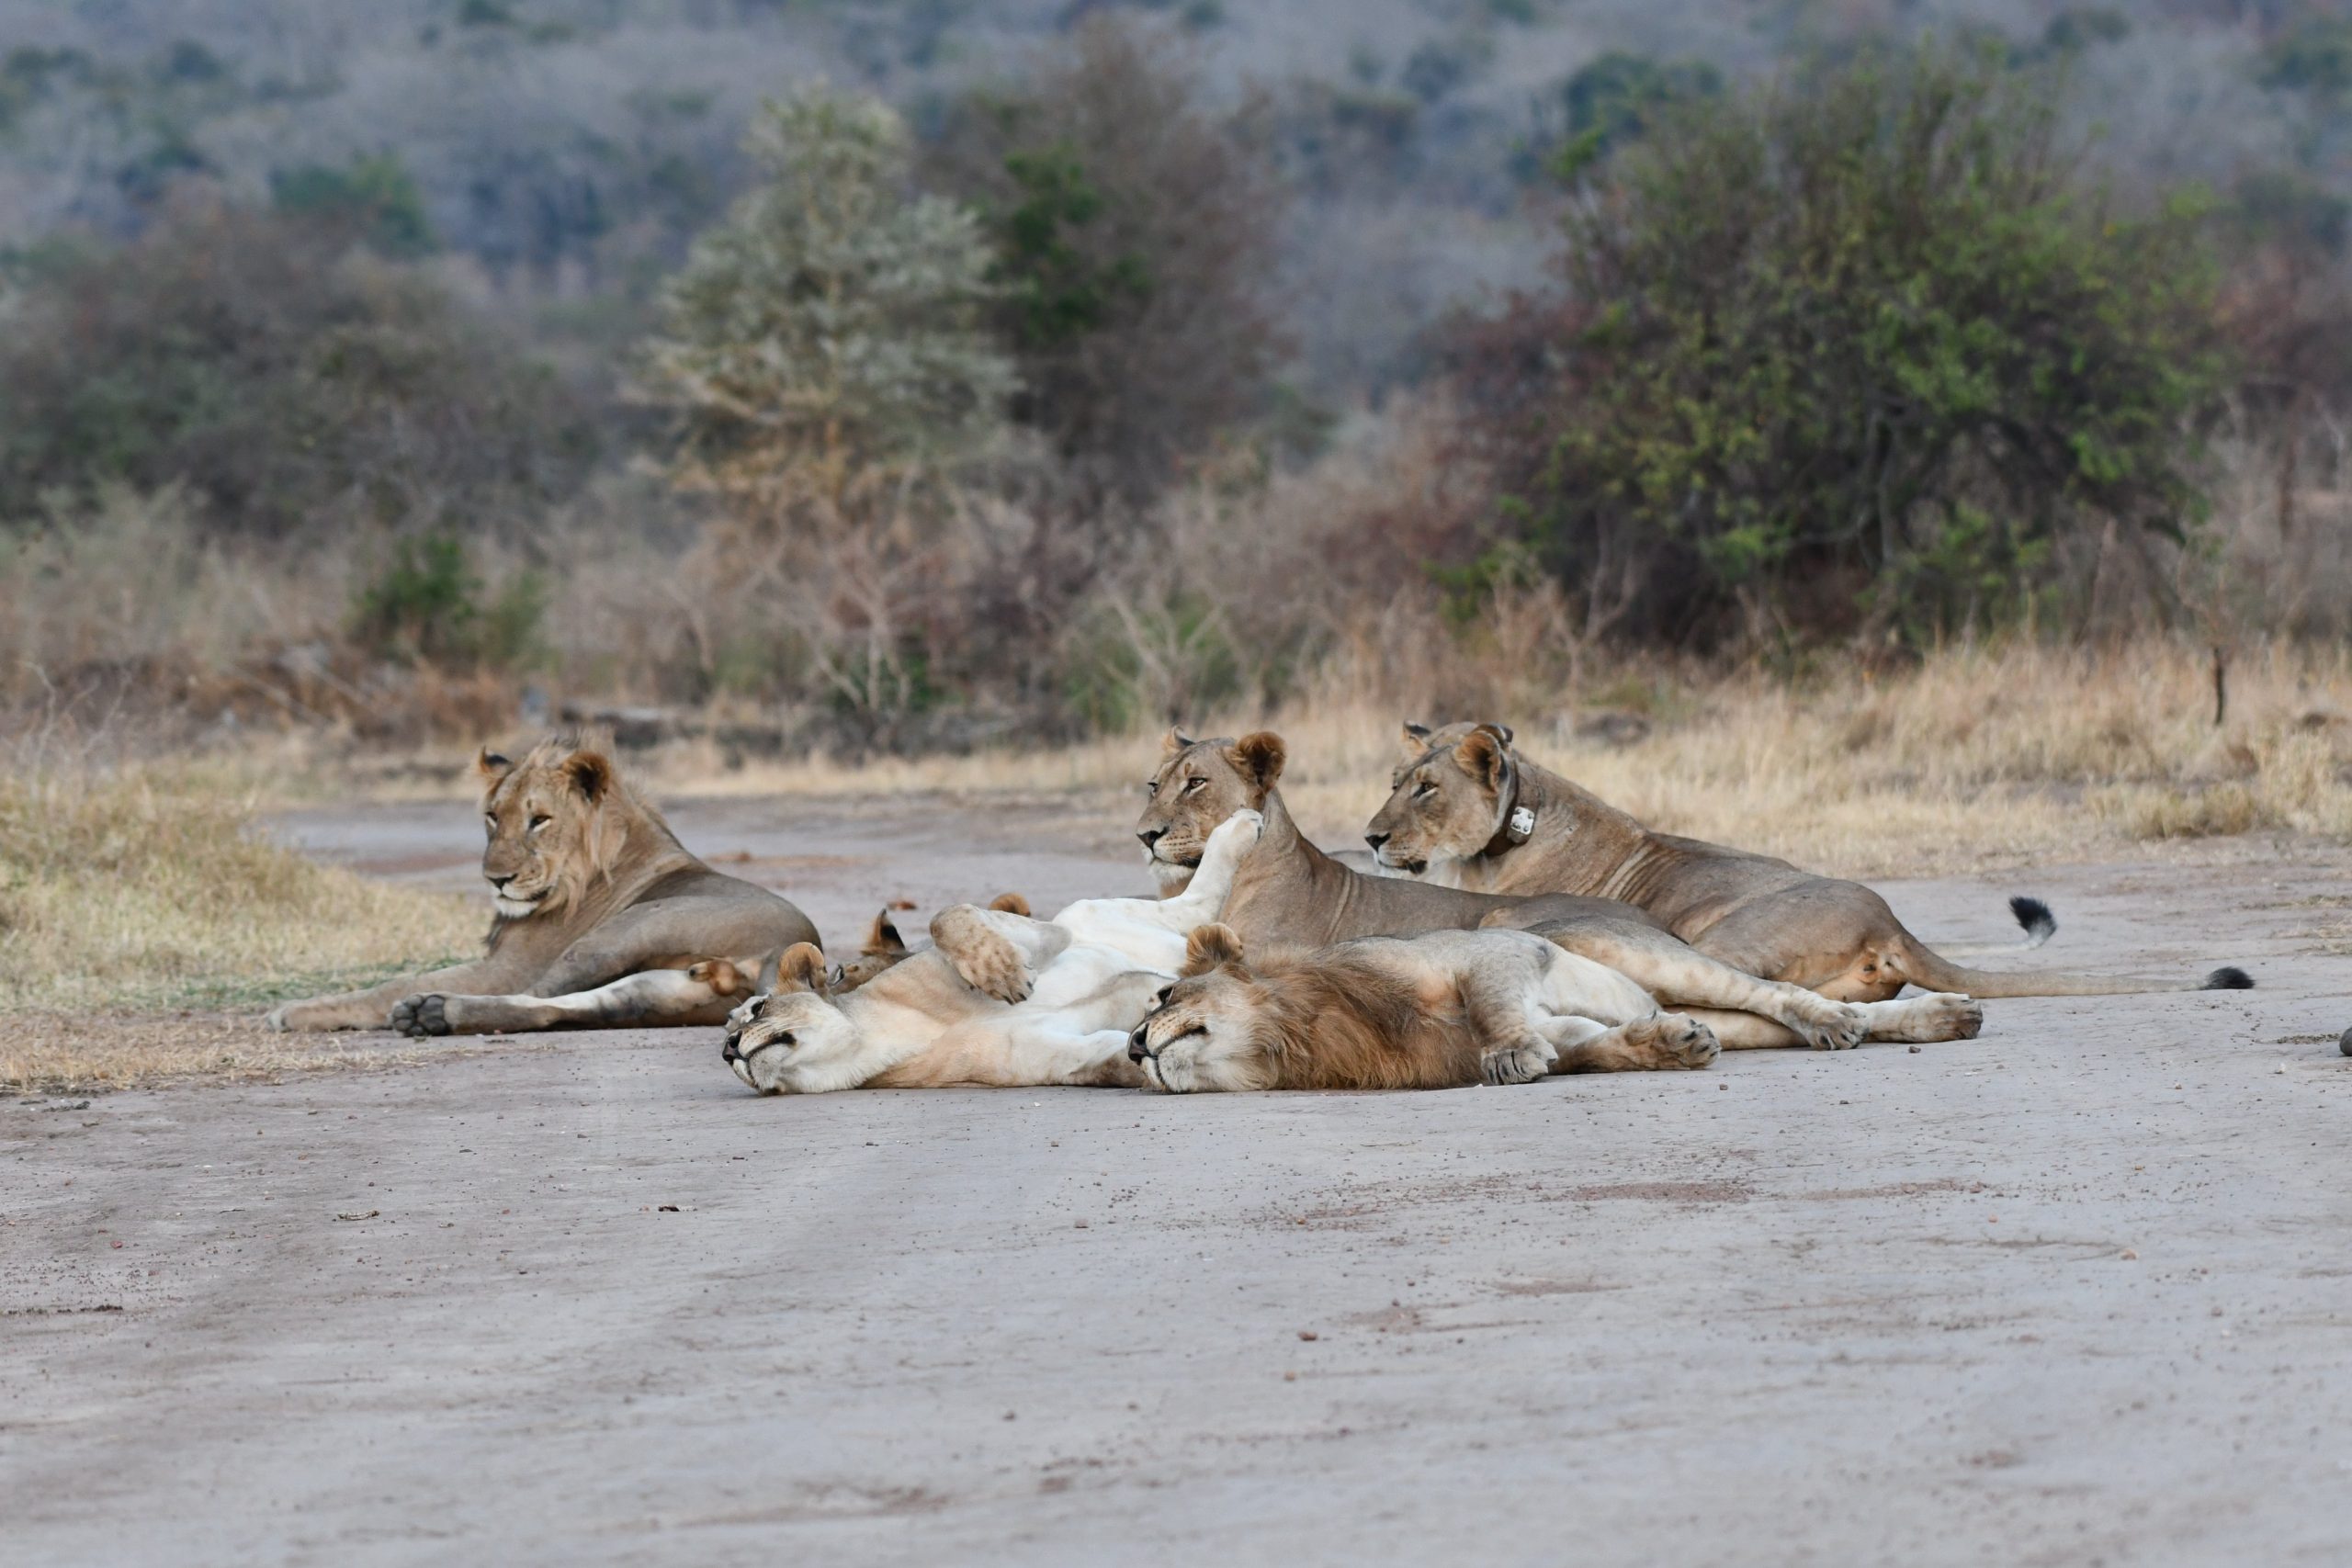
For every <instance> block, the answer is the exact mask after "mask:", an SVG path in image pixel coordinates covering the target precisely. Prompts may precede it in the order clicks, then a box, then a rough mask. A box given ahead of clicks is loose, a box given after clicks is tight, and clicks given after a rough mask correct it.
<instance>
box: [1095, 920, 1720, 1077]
mask: <svg viewBox="0 0 2352 1568" xmlns="http://www.w3.org/2000/svg"><path fill="white" fill-rule="evenodd" d="M1716 1049H1717V1046H1716V1043H1715V1036H1714V1032H1713V1031H1712V1030H1710V1029H1709V1028H1708V1027H1707V1026H1706V1025H1705V1024H1704V1023H1702V1022H1700V1021H1697V1020H1695V1019H1691V1018H1686V1017H1682V1016H1680V1015H1678V1014H1675V1013H1668V1012H1660V1011H1659V1010H1658V1007H1657V1001H1656V1000H1655V999H1654V998H1652V997H1651V996H1650V994H1649V993H1648V992H1647V991H1645V990H1643V989H1642V988H1641V987H1639V986H1636V985H1635V984H1634V982H1633V981H1631V980H1629V979H1627V978H1626V977H1625V976H1623V975H1620V974H1618V973H1617V972H1616V971H1615V970H1613V969H1610V968H1606V967H1604V966H1602V965H1600V964H1595V963H1593V962H1592V961H1591V960H1589V959H1586V958H1579V957H1577V955H1576V954H1575V953H1566V952H1563V951H1562V950H1561V949H1559V948H1557V947H1555V946H1554V945H1553V944H1552V943H1550V942H1546V941H1544V939H1543V938H1542V937H1539V936H1537V935H1535V934H1534V933H1533V932H1532V931H1510V930H1505V929H1499V928H1497V929H1489V930H1487V931H1440V932H1434V933H1432V934H1430V935H1428V936H1419V937H1411V938H1397V937H1364V938H1361V939H1359V940H1357V941H1355V942H1341V943H1340V944H1339V945H1338V946H1336V947H1327V948H1318V949H1311V950H1305V949H1295V950H1291V951H1288V952H1277V953H1272V954H1271V955H1270V956H1267V957H1265V958H1263V959H1253V958H1252V957H1250V955H1248V954H1246V953H1244V952H1243V951H1242V945H1241V939H1240V938H1239V937H1238V936H1236V935H1235V934H1234V933H1233V930H1232V928H1231V927H1229V926H1222V925H1211V926H1204V927H1202V928H1201V929H1200V930H1199V931H1194V932H1193V938H1192V942H1191V944H1190V949H1189V952H1188V953H1187V954H1186V958H1185V964H1184V976H1183V978H1182V979H1180V980H1178V981H1177V982H1176V983H1175V984H1174V985H1172V986H1170V987H1168V988H1167V989H1166V990H1164V991H1162V992H1161V993H1160V994H1159V1000H1158V1002H1157V1004H1156V1005H1155V1006H1154V1007H1153V1008H1152V1010H1151V1011H1150V1013H1149V1014H1148V1015H1147V1016H1146V1017H1145V1019H1144V1021H1143V1022H1142V1023H1141V1024H1139V1025H1137V1026H1136V1031H1135V1034H1134V1036H1133V1038H1132V1039H1131V1041H1130V1042H1129V1044H1128V1050H1127V1054H1128V1055H1129V1056H1130V1057H1131V1058H1132V1059H1133V1060H1134V1061H1135V1062H1136V1065H1137V1066H1140V1067H1142V1068H1143V1070H1144V1071H1145V1072H1146V1073H1147V1074H1148V1075H1149V1077H1150V1080H1151V1085H1152V1087H1153V1088H1155V1089H1166V1090H1168V1091H1170V1092H1171V1093H1176V1094H1186V1093H1196V1092H1202V1091H1206V1090H1214V1089H1453V1088H1455V1087H1458V1086H1460V1085H1464V1084H1474V1083H1479V1082H1486V1083H1532V1082H1533V1081H1534V1080H1535V1079H1537V1078H1540V1077H1543V1076H1544V1074H1546V1073H1595V1072H1598V1073H1615V1072H1641V1071H1648V1070H1656V1069H1659V1068H1674V1067H1703V1066H1706V1065H1707V1064H1708V1063H1710V1062H1712V1061H1713V1060H1714V1059H1715V1052H1716Z"/></svg>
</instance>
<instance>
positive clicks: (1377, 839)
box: [1363, 724, 1510, 876]
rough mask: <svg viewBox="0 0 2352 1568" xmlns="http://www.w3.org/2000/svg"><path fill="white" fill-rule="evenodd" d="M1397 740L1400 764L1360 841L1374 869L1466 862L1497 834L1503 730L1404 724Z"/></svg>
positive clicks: (1505, 753) (1505, 755) (1506, 751)
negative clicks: (1385, 799) (1401, 739)
mask: <svg viewBox="0 0 2352 1568" xmlns="http://www.w3.org/2000/svg"><path fill="white" fill-rule="evenodd" d="M1404 739H1405V752H1406V758H1407V761H1405V763H1404V765H1403V766H1402V767H1399V768H1398V769H1397V772H1396V774H1395V776H1394V778H1393V780H1392V781H1391V782H1392V785H1393V787H1392V789H1391V790H1390V793H1389V795H1388V803H1387V804H1386V805H1385V806H1383V807H1381V808H1380V810H1379V811H1378V812H1377V813H1376V814H1375V815H1374V817H1373V819H1372V821H1371V822H1370V823H1369V824H1368V825H1367V826H1366V827H1365V829H1364V834H1363V839H1364V842H1365V843H1367V844H1370V845H1371V846H1372V852H1373V858H1374V859H1375V860H1377V861H1378V862H1379V863H1381V864H1382V865H1384V866H1386V867H1389V868H1390V869H1392V870H1396V871H1402V872H1405V873H1407V874H1410V875H1414V876H1419V874H1421V873H1423V872H1425V871H1427V870H1428V869H1429V868H1430V866H1432V865H1439V864H1442V863H1445V862H1448V861H1457V860H1468V859H1469V858H1470V857H1471V856H1473V855H1475V854H1476V853H1477V852H1479V851H1480V850H1483V849H1485V848H1486V847H1487V844H1488V843H1489V842H1491V841H1492V840H1493V839H1494V837H1495V835H1496V834H1497V833H1498V832H1500V831H1502V829H1503V820H1502V814H1503V812H1504V811H1505V809H1506V808H1507V806H1508V803H1507V802H1506V801H1505V800H1504V799H1503V798H1502V788H1503V784H1504V781H1505V778H1506V773H1507V769H1508V766H1509V762H1510V730H1508V729H1506V728H1503V727H1502V726H1500V725H1496V724H1450V725H1448V726H1446V727H1445V728H1443V729H1437V730H1431V729H1428V728H1424V727H1422V726H1420V725H1418V724H1408V725H1407V726H1406V727H1405V735H1404Z"/></svg>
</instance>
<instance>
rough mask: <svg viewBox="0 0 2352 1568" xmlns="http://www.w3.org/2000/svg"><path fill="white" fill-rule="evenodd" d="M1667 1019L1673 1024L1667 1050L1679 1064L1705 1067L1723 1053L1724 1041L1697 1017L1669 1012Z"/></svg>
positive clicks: (1668, 1033)
mask: <svg viewBox="0 0 2352 1568" xmlns="http://www.w3.org/2000/svg"><path fill="white" fill-rule="evenodd" d="M1666 1021H1667V1022H1668V1023H1669V1024H1670V1025H1672V1026H1673V1027H1672V1028H1670V1029H1669V1030H1668V1032H1667V1037H1666V1041H1665V1045H1666V1052H1667V1055H1669V1056H1671V1057H1673V1058H1674V1060H1675V1062H1676V1064H1677V1065H1678V1066H1685V1067H1703V1066H1710V1065H1711V1064H1713V1061H1714V1059H1715V1058H1716V1057H1717V1056H1720V1055H1723V1050H1724V1047H1723V1042H1722V1041H1720V1040H1717V1039H1716V1038H1715V1032H1714V1031H1713V1030H1712V1029H1710V1028H1708V1027H1707V1026H1706V1025H1705V1024H1703V1023H1701V1022H1700V1021H1698V1020H1697V1019H1695V1018H1685V1017H1683V1016H1682V1015H1681V1014H1680V1013H1668V1014H1667V1015H1666Z"/></svg>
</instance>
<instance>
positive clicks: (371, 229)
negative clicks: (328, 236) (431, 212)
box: [269, 152, 435, 257]
mask: <svg viewBox="0 0 2352 1568" xmlns="http://www.w3.org/2000/svg"><path fill="white" fill-rule="evenodd" d="M269 196H270V201H271V203H272V205H274V206H275V207H276V208H277V210H278V211H280V212H283V213H287V214H288V215H290V216H292V217H296V218H307V219H311V220H317V221H320V222H323V223H330V224H333V225H334V226H336V227H337V228H339V229H341V230H342V231H345V232H346V233H349V234H350V235H352V236H353V237H354V238H356V239H358V240H361V241H363V242H365V243H367V244H368V247H369V248H370V249H372V250H374V251H375V252H376V253H377V254H379V255H387V256H401V257H414V256H424V255H430V254H433V252H434V250H435V242H434V238H433V225H432V223H431V222H430V221H429V220H427V219H426V218H425V216H424V197H423V196H422V195H421V194H419V192H418V190H417V188H416V181H415V180H414V179H413V177H411V175H409V172H408V167H407V165H406V164H402V163H401V161H400V159H399V158H398V157H397V156H395V155H394V154H392V153H390V152H384V153H379V154H377V155H376V156H374V157H365V158H355V159H353V160H352V161H351V163H350V164H349V165H348V166H347V167H345V168H341V169H337V168H333V167H330V166H329V165H327V164H303V165H302V166H301V167H300V168H297V169H288V170H282V171H280V172H278V173H277V174H275V175H271V176H270V182H269Z"/></svg>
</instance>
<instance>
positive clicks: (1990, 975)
mask: <svg viewBox="0 0 2352 1568" xmlns="http://www.w3.org/2000/svg"><path fill="white" fill-rule="evenodd" d="M1404 740H1405V748H1406V753H1407V761H1406V762H1405V764H1404V765H1403V766H1402V767H1400V768H1398V769H1397V773H1396V776H1395V779H1394V781H1393V789H1392V793H1391V794H1390V795H1389V797H1388V802H1387V804H1386V805H1385V806H1383V807H1381V808H1380V811H1379V813H1378V815H1376V816H1374V818H1373V819H1372V821H1371V824H1370V825H1369V826H1368V827H1367V828H1366V829H1365V831H1364V840H1365V841H1366V842H1367V843H1369V844H1370V845H1371V846H1372V848H1373V852H1374V854H1375V855H1376V856H1377V857H1378V858H1379V860H1380V861H1381V863H1383V864H1384V865H1386V866H1389V867H1391V868H1393V869H1396V870H1399V871H1403V872H1406V873H1408V874H1414V875H1420V876H1428V877H1431V878H1434V879H1437V880H1438V881H1440V882H1442V884H1443V885H1445V886H1451V887H1457V888H1463V889H1467V890H1473V891H1476V892H1481V893H1487V894H1506V895H1517V896H1521V897H1533V896H1538V895H1544V894H1560V893H1572V894H1582V895H1586V896H1588V897H1609V898H1622V899H1624V900H1625V901H1626V902H1628V903H1630V904H1634V905H1637V906H1639V907H1640V908H1642V909H1644V910H1645V911H1646V912H1647V913H1649V914H1650V915H1652V916H1654V917H1655V918H1656V919H1657V920H1658V921H1659V922H1661V923H1662V924H1663V925H1664V926H1665V927H1666V928H1667V929H1668V930H1669V931H1672V932H1673V933H1674V934H1675V935H1676V936H1678V937H1679V938H1680V939H1681V940H1682V941H1684V942H1688V943H1690V944H1691V946H1692V947H1693V948H1696V949H1697V950H1698V951H1699V952H1701V953H1705V954H1706V955H1708V956H1709V957H1711V958H1716V959H1720V960H1721V961H1723V962H1724V963H1725V964H1730V965H1731V966H1732V967H1733V968H1735V969H1741V970H1745V971H1746V972H1747V973H1748V974H1751V975H1760V976H1764V977H1765V978H1767V979H1770V980H1784V981H1787V982H1788V983H1790V984H1791V985H1795V986H1803V987H1806V988H1807V989H1809V990H1814V991H1818V992H1820V993H1821V994H1822V995H1824V996H1827V997H1834V998H1838V1000H1840V1001H1853V1002H1874V1001H1884V1000H1885V999H1887V998H1891V997H1893V996H1894V995H1896V994H1897V993H1898V992H1900V991H1901V990H1902V989H1903V987H1904V986H1905V983H1906V982H1907V983H1909V984H1912V985H1916V986H1918V987H1921V988H1922V989H1929V990H1937V991H1964V992H1966V993H1968V994H1969V995H1970V996H1973V997H1976V998H1985V997H2069V996H2109V995H2121V994H2124V993H2128V992H2134V991H2149V990H2163V989H2166V988H2168V987H2162V986H2151V985H2147V984H2145V983H2143V982H2138V981H2132V980H2120V979H2108V978H2103V977H2100V976H2090V975H2066V974H2059V973H2054V972H2051V971H2024V972H2005V971H2001V970H1989V969H1974V968H1967V967H1963V966H1962V965H1961V964H1955V963H1953V962H1951V960H1950V959H1949V958H1948V957H1946V956H1944V955H1942V954H1939V953H1937V952H1936V951H1935V950H1934V949H1932V948H1930V947H1929V946H1928V944H1927V943H1926V942H1921V941H1920V940H1919V939H1918V938H1917V937H1916V936H1913V935H1912V934H1911V932H1910V931H1907V930H1905V927H1904V925H1903V922H1902V921H1900V920H1898V919H1895V918H1894V910H1892V909H1890V908H1887V905H1886V900H1885V899H1883V898H1882V897H1879V896H1878V895H1877V894H1875V893H1873V892H1871V890H1870V889H1869V888H1867V887H1865V886H1862V885H1861V884H1860V883H1858V882H1845V881H1840V880H1838V878H1835V877H1827V876H1815V875H1814V874H1812V873H1810V872H1806V871H1801V870H1799V869H1798V868H1797V867H1795V866H1792V865H1791V864H1790V863H1788V862H1786V861H1782V860H1774V859H1772V858H1771V857H1770V856H1768V855H1758V854H1749V853H1748V852H1746V851H1744V850H1735V849H1729V848H1726V847H1725V846H1724V845H1721V844H1711V843H1708V842H1706V841H1704V840H1699V839H1682V838H1677V837H1675V836H1673V835H1672V834H1668V833H1658V832H1653V831H1652V830H1651V829H1648V828H1646V827H1645V826H1643V825H1642V823H1640V822H1639V821H1637V820H1635V819H1634V818H1632V817H1629V816H1627V815H1626V814H1625V813H1624V812H1623V811H1620V810H1618V809H1617V808H1616V807H1612V806H1611V805H1609V804H1608V803H1607V802H1605V801H1603V800H1601V799H1600V797H1598V796H1597V795H1592V794H1590V793H1589V792H1588V791H1586V790H1583V789H1580V788H1578V787H1577V785H1576V784H1571V783H1570V782H1569V781H1568V780H1566V779H1564V778H1562V777H1560V776H1559V775H1558V774H1557V773H1549V772H1546V771H1545V770H1544V769H1543V768H1540V767H1538V766H1536V765H1535V764H1534V763H1532V762H1531V761H1527V760H1526V759H1525V758H1524V757H1522V756H1521V755H1520V754H1519V752H1518V750H1516V749H1515V747H1514V746H1513V743H1512V736H1511V731H1510V728H1508V727H1506V726H1503V725H1499V724H1453V725H1448V726H1446V727H1445V728H1442V729H1435V730H1432V729H1430V728H1426V727H1424V726H1421V725H1418V724H1408V725H1406V726H1405V734H1404ZM2012 908H2014V909H2016V910H2017V912H2018V915H2019V918H2020V919H2021V921H2023V922H2024V923H2025V924H2026V926H2027V929H2028V931H2029V934H2030V938H2031V940H2030V941H2028V942H2026V943H2024V944H2023V947H2032V946H2037V945H2039V944H2040V942H2041V941H2042V940H2046V939H2047V937H2048V935H2049V932H2050V931H2051V930H2052V923H2051V921H2050V915H2049V911H2048V909H2047V908H2043V907H2042V906H2041V905H2040V904H2038V903H2036V902H2034V901H2032V900H2018V901H2013V903H2012ZM2023 947H2020V948H2018V949H2016V951H2023ZM2253 984H2254V982H2253V981H2252V980H2250V979H2248V978H2247V977H2246V975H2245V971H2243V970H2240V969H2234V968H2224V969H2216V970H2214V971H2213V972H2212V973H2211V975H2208V976H2206V977H2205V979H2204V981H2203V982H2202V983H2201V985H2199V986H2198V987H2177V988H2180V989H2201V990H2238V989H2244V988H2245V987H2249V986H2251V985H2253Z"/></svg>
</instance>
